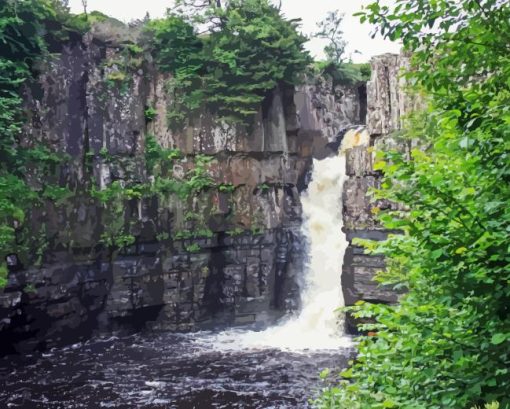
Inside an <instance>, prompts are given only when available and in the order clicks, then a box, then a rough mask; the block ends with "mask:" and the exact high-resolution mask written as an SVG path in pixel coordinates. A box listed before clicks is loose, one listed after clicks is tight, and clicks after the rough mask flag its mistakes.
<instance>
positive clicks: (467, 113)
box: [317, 0, 510, 409]
mask: <svg viewBox="0 0 510 409" xmlns="http://www.w3.org/2000/svg"><path fill="white" fill-rule="evenodd" d="M360 16H361V19H362V20H363V21H369V22H371V23H373V24H376V25H377V27H378V31H379V32H381V33H382V34H383V35H384V36H386V37H388V38H390V39H393V40H402V42H403V44H404V47H405V50H406V51H407V52H409V53H411V54H412V57H411V69H410V70H409V71H408V72H407V73H406V77H407V79H408V81H409V83H411V84H415V91H416V92H420V93H421V94H422V95H423V94H425V97H426V99H427V101H428V102H429V106H428V108H427V110H426V111H425V112H419V113H416V114H415V115H414V116H413V117H412V118H410V119H409V120H408V121H407V124H406V126H405V129H404V131H403V132H402V134H401V135H400V138H402V142H403V144H404V142H405V141H409V139H412V140H413V141H414V144H415V145H416V143H418V146H419V148H416V149H412V150H411V151H410V152H405V153H402V152H398V151H387V152H382V153H378V162H377V164H376V165H375V166H376V169H377V170H379V171H381V172H383V175H384V180H383V183H382V188H381V189H379V190H375V191H374V192H373V194H374V196H375V198H376V199H384V200H389V201H392V202H395V203H399V204H400V205H401V206H399V209H401V210H398V211H388V212H381V221H382V223H383V224H384V226H385V227H386V228H388V229H391V230H400V231H401V232H402V234H400V235H394V236H390V237H389V239H388V240H387V241H384V242H380V243H372V242H366V241H364V242H362V243H363V244H364V245H366V246H367V249H368V251H370V252H373V253H377V254H382V255H384V256H386V259H387V262H388V266H387V269H386V271H384V272H382V273H380V274H379V275H378V280H379V281H380V282H382V283H384V284H387V285H395V286H398V287H400V288H404V289H406V290H407V293H406V294H405V295H404V296H402V297H401V299H400V301H399V304H397V305H394V306H383V305H370V304H365V305H358V306H356V307H354V308H352V309H351V311H352V312H353V313H354V314H355V315H356V316H358V317H360V318H361V317H365V318H367V317H369V318H372V319H373V320H374V322H373V323H372V324H366V325H364V326H362V327H361V330H363V331H372V333H377V335H376V336H372V337H368V336H366V337H361V339H360V344H359V355H358V359H357V361H356V362H355V363H354V365H353V367H352V368H350V369H349V370H347V371H346V372H344V373H343V377H344V378H346V379H348V380H349V382H347V381H346V380H345V381H342V382H341V386H340V387H339V388H332V389H329V390H327V391H326V392H325V393H324V395H323V396H322V397H321V398H320V399H319V400H318V401H317V406H320V407H327V408H345V409H357V408H360V409H361V408H374V409H377V408H403V409H404V408H406V409H407V408H409V409H411V408H412V409H425V408H426V409H440V408H445V409H446V408H469V407H472V406H474V405H480V406H482V405H483V404H485V403H490V402H492V401H499V404H500V408H501V409H508V408H510V398H509V396H508V390H510V369H509V368H510V307H509V305H510V304H509V301H510V287H509V286H508V282H509V280H510V255H509V252H508V248H509V245H510V241H509V236H508V232H509V231H510V208H509V207H508V205H507V204H508V203H509V201H510V160H509V158H510V82H509V81H508V79H509V78H510V53H509V51H510V48H509V47H510V46H509V44H510V41H509V32H510V5H509V4H508V2H503V1H497V0H485V1H483V0H464V1H455V2H454V1H426V2H424V1H422V0H405V1H404V0H397V1H396V2H395V4H394V5H393V6H391V7H389V6H381V5H380V4H379V2H376V3H373V4H371V5H369V6H368V7H367V9H366V10H365V11H364V12H362V13H360ZM402 209H408V210H402Z"/></svg>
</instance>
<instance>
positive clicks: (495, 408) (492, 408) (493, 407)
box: [472, 402, 499, 409]
mask: <svg viewBox="0 0 510 409" xmlns="http://www.w3.org/2000/svg"><path fill="white" fill-rule="evenodd" d="M472 409H499V403H497V402H493V403H487V404H486V405H485V406H484V407H483V408H481V407H480V406H474V407H473V408H472Z"/></svg>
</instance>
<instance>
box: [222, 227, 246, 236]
mask: <svg viewBox="0 0 510 409" xmlns="http://www.w3.org/2000/svg"><path fill="white" fill-rule="evenodd" d="M226 233H227V235H229V236H231V237H235V236H241V235H242V234H244V229H243V228H241V227H235V228H234V229H231V230H227V232H226Z"/></svg>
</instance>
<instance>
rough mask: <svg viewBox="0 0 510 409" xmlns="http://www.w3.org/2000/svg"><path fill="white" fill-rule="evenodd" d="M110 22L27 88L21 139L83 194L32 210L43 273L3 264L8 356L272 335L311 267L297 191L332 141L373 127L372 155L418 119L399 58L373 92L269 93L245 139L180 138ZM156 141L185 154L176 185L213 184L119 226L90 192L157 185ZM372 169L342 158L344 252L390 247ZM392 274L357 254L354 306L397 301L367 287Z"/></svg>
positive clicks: (198, 129) (362, 87)
mask: <svg viewBox="0 0 510 409" xmlns="http://www.w3.org/2000/svg"><path fill="white" fill-rule="evenodd" d="M108 24H109V23H104V24H98V25H96V26H95V28H94V30H92V32H90V33H88V34H86V35H85V36H83V37H82V38H74V39H73V40H72V41H71V42H69V43H68V44H65V45H64V46H63V48H62V50H61V52H60V53H58V54H55V55H54V58H53V60H52V61H51V63H49V65H48V67H47V70H45V72H44V73H43V74H42V75H41V76H40V77H39V80H38V82H37V83H34V84H32V85H31V86H30V87H26V89H25V94H24V101H25V111H26V113H27V116H28V118H29V121H28V122H27V125H26V127H25V130H24V135H25V136H24V138H25V139H26V141H27V143H30V142H29V141H33V140H37V141H40V142H44V143H45V144H47V145H49V146H51V147H52V149H54V150H55V151H57V152H61V153H62V154H65V155H67V157H68V158H69V159H68V160H67V161H66V162H65V164H63V165H59V166H58V169H57V170H56V174H57V179H58V180H59V182H60V183H61V184H64V185H67V186H71V187H72V190H73V191H74V192H75V194H74V195H73V196H72V197H70V198H66V200H65V201H63V202H62V203H47V204H46V205H45V206H42V207H39V208H37V209H34V210H33V212H32V214H31V218H30V226H31V227H30V228H31V229H32V230H33V231H38V232H40V231H41V229H43V232H44V233H43V236H44V239H43V240H42V241H41V244H40V247H41V250H40V257H39V259H38V260H37V262H34V261H33V259H29V260H30V261H28V260H27V259H23V257H22V256H20V255H17V254H12V255H10V256H9V257H8V259H7V261H8V264H9V267H10V273H9V279H8V284H7V286H6V287H5V288H4V289H3V290H1V293H0V338H1V340H2V344H3V348H2V352H4V353H5V352H7V353H13V352H22V353H25V352H29V351H34V350H45V349H47V348H51V347H53V346H56V345H62V344H68V343H71V342H75V341H78V340H80V339H87V338H88V337H90V336H91V335H93V334H98V333H108V332H111V331H112V330H120V329H125V330H141V329H152V330H170V331H177V332H183V331H184V332H186V331H195V330H200V329H212V328H225V327H230V326H236V325H242V324H258V325H260V326H265V325H267V324H269V323H271V322H274V321H275V319H277V318H278V317H281V316H282V315H284V314H285V313H286V312H288V311H292V310H295V309H298V308H299V289H300V284H301V280H302V277H301V276H302V271H303V269H304V263H305V260H304V253H303V251H302V249H303V246H304V243H303V240H304V239H303V236H302V233H301V231H300V226H301V216H302V209H301V203H300V193H301V192H302V191H304V190H306V187H307V184H308V181H309V177H310V170H311V167H312V162H313V159H314V158H318V159H321V158H323V157H325V156H327V155H331V154H334V152H333V150H334V149H333V150H332V148H331V142H333V145H334V142H335V141H336V140H337V139H338V138H341V137H342V135H343V132H345V130H346V129H348V128H349V127H353V126H363V125H366V126H367V129H368V132H369V133H370V135H371V141H370V145H371V146H377V145H378V144H380V143H381V141H384V140H385V139H386V138H387V136H388V135H389V134H390V133H391V132H393V131H394V130H397V129H399V126H400V120H401V119H400V117H401V115H402V114H403V112H405V111H406V109H407V108H408V105H409V102H408V101H406V99H405V96H404V94H403V92H402V84H401V83H400V82H399V80H398V70H399V67H400V66H401V65H402V64H404V63H403V60H402V59H401V57H399V56H396V55H383V56H381V57H376V58H374V59H373V60H372V64H371V65H372V79H371V81H370V82H369V83H368V84H363V83H358V84H355V85H338V84H334V83H333V82H332V80H331V79H330V78H327V77H324V78H320V77H319V78H309V80H308V81H307V83H306V84H305V85H302V86H299V87H296V88H289V87H286V88H285V87H280V88H278V89H275V90H274V91H273V92H272V94H271V95H270V96H269V97H268V98H266V100H265V101H264V103H263V106H261V108H260V112H259V115H258V116H257V120H256V123H255V124H254V126H253V127H252V128H251V129H248V128H246V127H244V128H243V127H237V128H235V127H234V128H232V127H226V126H225V125H223V124H222V123H219V122H218V121H217V120H215V118H214V117H213V116H211V115H209V114H208V113H207V112H202V113H201V114H200V115H198V116H196V117H194V118H190V119H189V121H188V125H187V126H186V127H185V128H184V129H182V130H179V131H174V130H170V129H169V128H168V126H167V124H166V117H167V113H166V110H167V107H168V101H167V98H168V97H167V94H165V92H164V88H165V84H166V81H167V80H168V76H167V75H166V74H163V73H160V72H158V71H157V69H156V67H155V65H154V64H153V63H152V62H151V61H150V59H148V60H147V61H139V60H137V58H136V57H133V56H130V55H127V54H126V47H128V45H129V44H131V43H132V41H133V39H132V35H133V33H132V32H131V31H129V30H128V31H126V32H121V33H120V34H118V36H117V37H112V36H109V35H107V34H105V33H108V32H109V31H108V30H109V28H108V26H107V25H108ZM148 112H149V113H148ZM150 138H153V139H154V140H155V141H156V142H157V144H158V145H159V146H160V147H162V149H166V150H168V151H170V150H171V151H172V152H174V153H175V155H176V160H175V161H174V162H173V163H172V166H173V168H172V172H173V175H175V177H176V178H177V179H179V178H182V179H184V178H185V177H186V175H189V174H192V173H193V172H194V170H195V169H197V168H198V169H200V167H201V166H202V165H203V163H204V164H205V165H204V166H205V168H206V170H205V171H204V172H203V173H200V174H196V173H195V175H197V176H199V177H202V178H203V177H205V178H207V183H208V186H207V188H206V189H203V190H202V191H201V192H200V194H197V195H195V196H194V197H193V198H187V199H186V200H181V199H179V198H178V197H176V196H175V195H167V196H164V195H159V196H158V197H152V198H145V197H139V196H138V195H136V194H133V195H132V197H130V198H129V200H122V201H121V203H120V209H119V207H118V204H117V207H116V208H115V209H114V210H115V211H114V212H112V211H111V208H108V206H107V205H105V204H104V203H99V202H98V201H97V198H91V197H89V196H87V195H86V194H84V192H85V191H86V189H87V187H89V186H91V185H93V186H95V187H96V188H97V190H98V191H101V189H106V188H107V187H109V186H112V185H115V184H121V185H123V186H125V185H128V186H130V185H136V184H142V183H145V184H151V183H155V182H154V177H153V176H152V175H150V174H149V172H148V171H147V161H148V160H150V158H149V157H148V156H147V148H148V146H147V145H148V143H149V142H148V141H150ZM328 144H329V145H328ZM177 157H178V159H177ZM372 158H373V155H372V148H371V147H367V146H360V147H354V148H353V149H351V150H349V151H348V153H347V175H348V176H349V177H348V179H347V181H346V186H345V188H344V195H343V198H342V200H343V215H344V230H345V233H346V234H347V238H348V240H349V241H351V240H352V239H353V238H355V237H362V238H372V239H381V238H384V237H385V234H387V232H385V231H384V230H382V229H381V228H380V227H379V226H378V225H377V222H375V220H374V217H373V211H372V209H373V207H376V206H377V207H379V208H384V206H389V204H385V203H371V202H370V198H369V196H368V194H367V193H368V189H369V188H370V187H374V186H377V183H378V180H379V175H378V172H377V171H374V170H373V167H372V162H373V159H372ZM201 161H203V163H202V162H201ZM29 178H30V175H29ZM33 183H40V182H38V181H37V180H35V178H34V180H33ZM119 224H120V226H121V228H119V227H118V226H119ZM108 228H110V229H116V231H115V233H116V234H119V231H121V230H122V229H125V230H122V234H125V235H129V237H132V240H129V244H127V245H125V246H123V247H122V248H121V249H113V247H112V246H110V247H109V246H108V245H98V243H100V242H101V239H102V237H103V238H104V234H105V231H107V230H108ZM103 241H104V240H103ZM383 266H384V261H383V260H381V259H380V258H377V257H371V256H367V255H364V254H363V251H362V249H361V248H359V247H357V246H354V245H350V246H349V247H348V249H347V252H346V255H345V260H344V264H343V274H342V282H343V292H344V297H345V300H346V305H352V304H353V303H355V302H356V301H357V300H360V299H363V300H370V301H376V302H392V301H394V300H395V299H396V298H395V294H394V293H393V292H391V291H388V290H385V289H381V288H378V287H377V285H376V283H373V282H372V281H371V277H372V276H373V274H374V273H375V271H376V270H377V269H380V268H381V267H383ZM348 327H349V328H350V330H351V331H352V330H353V324H352V322H350V321H348Z"/></svg>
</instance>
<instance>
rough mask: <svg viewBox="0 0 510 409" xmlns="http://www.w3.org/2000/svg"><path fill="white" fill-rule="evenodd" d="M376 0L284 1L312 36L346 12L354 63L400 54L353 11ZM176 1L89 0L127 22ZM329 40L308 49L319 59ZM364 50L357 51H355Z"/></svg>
mask: <svg viewBox="0 0 510 409" xmlns="http://www.w3.org/2000/svg"><path fill="white" fill-rule="evenodd" d="M372 1H373V0H311V1H309V0H281V2H282V11H283V13H284V14H285V16H286V17H288V18H300V19H302V31H303V33H304V34H307V35H310V34H312V33H313V32H315V31H317V23H318V22H319V21H321V20H322V19H324V18H325V17H326V14H327V13H328V11H334V10H339V11H340V12H341V13H344V14H345V18H344V21H343V31H344V37H345V39H346V40H347V42H348V46H347V55H348V56H351V57H352V59H353V61H354V62H366V61H369V59H370V57H372V56H374V55H378V54H384V53H387V52H393V53H397V52H398V51H399V49H400V46H399V45H398V44H395V43H392V42H390V41H387V40H384V39H382V38H380V37H376V38H375V39H372V38H371V37H370V33H371V31H372V27H370V26H369V25H368V24H360V23H359V19H358V17H353V16H352V14H353V13H355V12H357V11H359V10H360V9H361V8H362V6H363V5H366V4H369V3H371V2H372ZM172 3H173V2H172V0H88V11H92V10H99V11H101V12H103V13H104V14H107V15H109V16H112V17H115V18H117V19H119V20H122V21H124V22H129V21H131V20H135V19H138V18H140V19H141V18H143V17H144V16H145V13H146V12H149V14H150V16H151V17H152V18H155V17H162V16H163V15H164V13H165V10H166V9H167V8H168V7H170V6H171V5H172ZM69 4H70V6H71V10H72V11H73V12H74V13H81V12H82V11H83V8H82V3H81V0H70V2H69ZM324 45H325V42H324V40H320V39H312V40H311V41H309V42H308V44H307V48H308V49H309V50H310V52H311V53H312V55H313V56H314V57H316V58H319V59H320V58H322V57H323V55H324V54H323V48H324ZM356 50H357V51H359V52H360V53H356V52H355V51H356Z"/></svg>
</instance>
